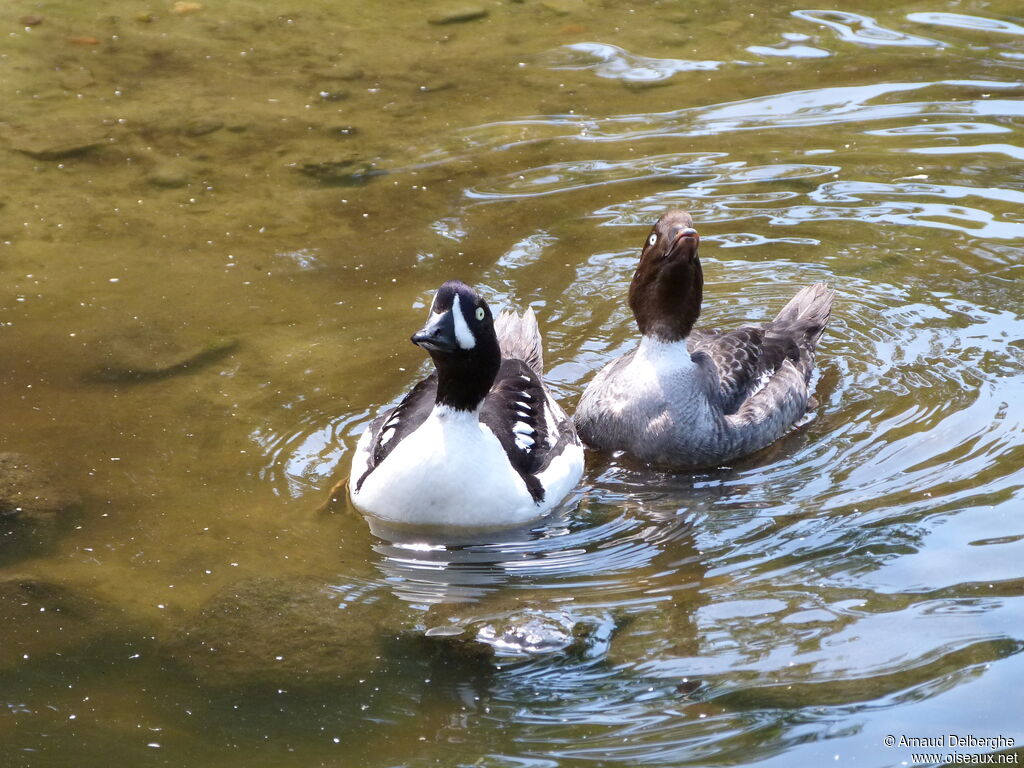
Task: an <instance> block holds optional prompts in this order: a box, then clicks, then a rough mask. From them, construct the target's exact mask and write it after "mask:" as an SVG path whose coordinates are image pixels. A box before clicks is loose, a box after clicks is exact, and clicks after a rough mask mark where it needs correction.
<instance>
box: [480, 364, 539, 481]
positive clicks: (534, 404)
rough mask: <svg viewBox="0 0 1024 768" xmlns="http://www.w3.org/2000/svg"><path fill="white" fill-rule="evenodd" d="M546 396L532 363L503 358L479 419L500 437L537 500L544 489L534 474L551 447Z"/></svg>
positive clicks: (514, 464)
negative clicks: (531, 366)
mask: <svg viewBox="0 0 1024 768" xmlns="http://www.w3.org/2000/svg"><path fill="white" fill-rule="evenodd" d="M546 399H547V395H546V393H545V392H544V387H543V384H542V383H541V380H540V378H539V377H538V376H537V374H536V372H535V371H534V370H533V369H532V368H530V366H529V365H527V364H526V363H525V362H523V361H522V360H502V362H501V368H500V370H499V371H498V376H497V378H496V379H495V382H494V386H493V387H491V391H490V392H489V393H488V394H487V397H486V398H485V399H484V402H483V407H482V408H481V410H480V421H482V422H483V423H484V424H485V425H486V426H487V428H488V429H490V430H491V432H493V433H494V435H495V436H496V437H497V438H498V441H499V442H500V443H501V446H502V448H504V449H505V454H506V455H507V456H508V460H509V462H510V463H511V464H512V466H513V468H515V470H516V472H518V473H519V475H520V476H521V477H522V478H523V480H524V482H525V483H526V487H527V488H528V489H529V491H530V494H531V495H532V496H533V498H534V500H536V501H540V500H542V499H543V498H544V489H543V488H542V487H541V485H540V482H539V481H538V480H537V478H536V476H535V475H536V473H537V471H538V470H539V469H540V467H541V466H542V465H543V463H544V460H545V459H546V456H547V453H548V452H549V449H550V441H549V439H548V424H547V419H546V418H545V413H544V409H545V403H546Z"/></svg>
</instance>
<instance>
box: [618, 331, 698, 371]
mask: <svg viewBox="0 0 1024 768" xmlns="http://www.w3.org/2000/svg"><path fill="white" fill-rule="evenodd" d="M633 359H634V361H636V362H641V363H647V364H649V365H651V366H653V367H654V368H656V369H658V370H670V369H673V370H678V369H686V368H691V367H693V366H695V365H696V363H694V362H693V357H692V356H691V355H690V350H689V349H688V348H687V346H686V339H680V340H679V341H662V340H661V339H659V338H657V337H655V336H647V335H644V336H641V337H640V346H639V347H637V350H636V354H635V355H634V357H633Z"/></svg>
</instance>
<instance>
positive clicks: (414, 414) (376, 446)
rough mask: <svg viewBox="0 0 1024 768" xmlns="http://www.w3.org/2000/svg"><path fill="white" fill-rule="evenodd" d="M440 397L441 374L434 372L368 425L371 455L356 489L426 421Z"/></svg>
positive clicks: (357, 480) (357, 481)
mask: <svg viewBox="0 0 1024 768" xmlns="http://www.w3.org/2000/svg"><path fill="white" fill-rule="evenodd" d="M436 397H437V374H436V373H432V374H430V375H429V376H428V377H427V378H425V379H423V380H422V381H420V382H419V383H418V384H417V385H416V386H415V387H413V388H412V389H411V390H409V394H407V395H406V396H405V397H403V398H402V401H401V402H400V403H399V404H398V405H396V406H395V407H394V408H392V409H391V410H389V411H385V412H384V413H383V414H381V415H380V416H378V417H377V418H376V419H374V420H373V421H372V422H371V423H370V426H369V427H368V428H367V429H368V430H369V432H370V445H369V451H368V453H369V455H368V456H367V462H366V471H365V472H364V473H363V477H360V478H357V479H356V489H357V490H358V488H359V486H360V485H362V482H363V479H364V478H365V477H366V475H368V474H370V472H371V471H373V469H374V467H376V466H377V465H378V464H380V463H381V462H382V461H384V459H386V458H387V456H388V454H389V453H391V451H392V450H393V449H394V447H395V446H396V445H398V444H399V443H400V442H401V441H402V438H404V437H405V436H406V435H408V434H411V433H412V432H413V431H415V430H416V428H417V427H418V426H420V424H422V423H423V422H424V421H426V419H427V416H429V415H430V411H431V410H432V409H433V407H434V400H435V399H436Z"/></svg>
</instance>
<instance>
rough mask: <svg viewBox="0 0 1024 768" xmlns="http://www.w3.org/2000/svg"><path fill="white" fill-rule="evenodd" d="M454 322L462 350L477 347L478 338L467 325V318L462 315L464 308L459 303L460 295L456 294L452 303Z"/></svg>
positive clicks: (456, 337) (457, 339)
mask: <svg viewBox="0 0 1024 768" xmlns="http://www.w3.org/2000/svg"><path fill="white" fill-rule="evenodd" d="M452 322H453V323H454V324H455V341H456V342H457V343H458V345H459V347H460V348H462V349H472V348H473V347H475V346H476V337H475V336H474V335H473V332H472V331H471V330H469V326H468V325H466V318H465V317H463V315H462V307H461V306H460V302H459V294H455V298H454V300H453V301H452Z"/></svg>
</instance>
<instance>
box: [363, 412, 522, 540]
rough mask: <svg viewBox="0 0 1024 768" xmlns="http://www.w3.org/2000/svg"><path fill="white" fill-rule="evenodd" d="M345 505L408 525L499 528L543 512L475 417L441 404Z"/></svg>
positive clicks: (377, 468)
mask: <svg viewBox="0 0 1024 768" xmlns="http://www.w3.org/2000/svg"><path fill="white" fill-rule="evenodd" d="M361 447H362V446H361ZM357 450H358V449H357ZM359 460H360V457H359V456H358V455H357V456H356V458H355V460H354V461H353V467H355V466H356V465H357V464H358V463H359ZM352 479H353V482H355V481H356V480H357V478H356V477H353V478H352ZM352 503H353V504H354V505H355V506H356V508H357V509H359V510H360V511H362V512H364V513H366V514H370V515H373V516H374V517H378V518H381V519H382V520H386V521H388V522H393V523H406V524H415V525H452V526H474V527H489V526H501V525H510V524H515V523H517V522H525V521H527V520H530V519H532V518H534V517H537V516H538V515H539V514H540V512H541V511H542V510H541V509H540V508H539V506H538V505H537V504H536V503H535V502H534V500H533V497H532V496H531V495H530V492H529V491H528V490H527V488H526V483H525V482H524V481H523V479H522V477H520V475H519V473H518V472H516V470H515V469H514V468H513V467H512V465H511V464H510V463H509V460H508V457H507V456H506V454H505V450H504V449H503V448H502V447H501V443H500V442H499V441H498V438H497V437H495V435H494V433H493V432H491V431H490V429H488V428H487V427H486V426H484V425H483V424H482V423H480V420H479V418H478V417H477V414H476V413H472V412H466V411H453V410H451V409H449V408H446V407H444V406H438V407H435V408H434V410H433V411H432V412H431V414H430V416H428V417H427V419H426V421H424V422H423V424H421V425H420V426H419V427H418V428H417V429H416V431H414V432H413V433H412V434H410V435H408V436H407V437H406V438H405V439H403V440H402V441H401V442H400V443H399V444H398V445H396V446H395V447H394V449H393V450H392V451H391V453H390V454H388V456H387V458H385V459H384V461H383V462H381V463H380V464H379V465H378V466H377V467H376V468H375V469H374V470H373V471H372V472H371V473H370V474H369V475H368V476H367V477H366V478H365V480H364V481H363V483H362V485H361V486H360V487H359V489H358V490H357V489H355V488H353V489H352Z"/></svg>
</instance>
